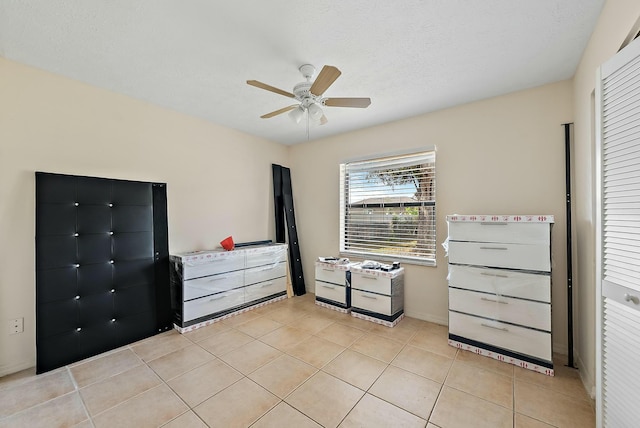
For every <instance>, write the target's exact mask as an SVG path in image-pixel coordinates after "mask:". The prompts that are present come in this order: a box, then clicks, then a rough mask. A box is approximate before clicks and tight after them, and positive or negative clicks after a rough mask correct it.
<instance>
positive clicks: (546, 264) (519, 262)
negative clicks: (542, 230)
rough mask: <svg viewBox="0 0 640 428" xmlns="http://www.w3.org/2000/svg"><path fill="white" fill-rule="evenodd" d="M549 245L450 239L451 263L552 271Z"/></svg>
mask: <svg viewBox="0 0 640 428" xmlns="http://www.w3.org/2000/svg"><path fill="white" fill-rule="evenodd" d="M550 251H551V250H550V248H549V246H548V245H526V244H495V243H486V242H458V241H449V263H457V264H466V265H476V266H488V267H502V268H510V269H526V270H535V271H541V272H549V271H551V254H550Z"/></svg>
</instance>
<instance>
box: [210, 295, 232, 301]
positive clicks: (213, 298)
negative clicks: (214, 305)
mask: <svg viewBox="0 0 640 428" xmlns="http://www.w3.org/2000/svg"><path fill="white" fill-rule="evenodd" d="M225 297H229V296H227V295H226V294H220V295H218V296H216V297H212V298H210V299H209V301H210V302H214V301H216V300H220V299H224V298H225Z"/></svg>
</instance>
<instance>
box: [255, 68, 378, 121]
mask: <svg viewBox="0 0 640 428" xmlns="http://www.w3.org/2000/svg"><path fill="white" fill-rule="evenodd" d="M299 70H300V73H302V76H304V78H305V79H306V81H305V82H302V83H298V84H297V85H295V86H294V87H293V93H291V92H287V91H283V90H282V89H278V88H274V87H273V86H270V85H267V84H266V83H262V82H259V81H257V80H247V84H249V85H251V86H255V87H256V88H260V89H265V90H267V91H271V92H275V93H276V94H280V95H284V96H285V97H289V98H294V99H295V100H297V101H298V104H293V105H290V106H288V107H283V108H281V109H279V110H276V111H272V112H271V113H267V114H264V115H262V116H260V117H261V118H263V119H269V118H271V117H274V116H277V115H279V114H282V113H286V112H290V113H289V117H291V119H293V120H294V121H295V122H296V123H300V120H302V117H303V116H304V113H305V112H306V113H307V119H312V120H314V121H316V122H319V123H320V124H321V125H324V124H325V123H327V117H326V116H325V115H324V111H323V110H322V107H324V106H326V107H355V108H367V107H369V104H371V99H370V98H325V97H323V94H324V92H325V91H326V90H327V89H328V88H329V86H331V85H332V84H333V82H335V81H336V79H337V78H338V77H340V74H342V73H341V72H340V70H338V69H337V68H336V67H334V66H332V65H325V66H324V67H322V70H321V71H320V74H318V77H317V78H316V80H315V81H314V82H311V78H312V77H313V75H314V74H315V72H316V68H315V67H314V66H313V65H311V64H304V65H302V66H301V67H300V68H299Z"/></svg>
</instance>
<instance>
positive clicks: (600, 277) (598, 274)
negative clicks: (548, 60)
mask: <svg viewBox="0 0 640 428" xmlns="http://www.w3.org/2000/svg"><path fill="white" fill-rule="evenodd" d="M637 59H640V39H636V40H635V41H632V42H631V43H629V44H628V45H627V46H626V47H625V48H624V49H622V50H621V51H619V52H618V53H617V54H616V55H615V56H613V57H612V58H611V59H609V60H608V61H607V62H605V63H604V64H603V65H602V66H601V67H600V68H598V69H597V71H596V85H595V110H596V111H595V136H596V146H595V157H594V164H595V165H594V167H595V168H594V174H595V179H596V183H595V186H596V188H595V189H594V190H595V192H594V193H595V200H594V202H595V208H596V209H595V246H596V263H595V282H596V284H595V286H596V287H595V288H596V296H595V297H596V301H595V304H596V308H595V309H596V320H595V321H596V349H595V351H596V379H595V380H596V391H595V392H596V427H597V428H602V427H605V425H604V423H605V420H604V416H605V415H604V411H605V403H604V400H605V398H606V397H604V395H603V386H604V385H603V381H604V378H603V376H604V366H603V364H604V358H603V351H604V349H603V329H604V318H603V317H604V315H605V314H604V297H605V294H607V290H605V288H610V285H606V286H605V284H604V283H605V278H604V274H605V269H604V263H605V257H604V251H605V246H604V244H605V243H604V233H605V230H604V224H603V222H604V207H605V205H604V193H605V192H604V184H605V183H604V175H603V174H604V172H605V167H604V149H605V147H604V144H605V141H604V114H605V112H604V108H605V105H604V99H603V97H604V88H603V79H606V78H607V77H608V76H610V75H611V74H613V73H614V72H616V71H617V70H619V69H620V68H622V67H624V66H625V65H627V64H629V63H631V62H632V61H634V60H637ZM638 159H640V155H638ZM639 169H640V167H639ZM638 193H639V194H640V190H639V191H638ZM639 283H640V281H639ZM608 284H614V285H615V283H613V282H611V281H608ZM639 285H640V284H639ZM638 294H640V291H639V292H638ZM614 301H616V302H617V300H614Z"/></svg>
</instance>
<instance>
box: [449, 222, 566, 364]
mask: <svg viewBox="0 0 640 428" xmlns="http://www.w3.org/2000/svg"><path fill="white" fill-rule="evenodd" d="M553 221H554V218H553V216H551V215H537V216H531V215H522V216H519V215H512V216H504V215H500V216H497V215H493V216H490V215H451V216H447V222H448V224H449V238H448V256H449V344H450V345H452V346H456V347H458V348H462V349H466V350H469V351H473V352H475V353H478V354H481V355H485V356H488V357H492V358H495V359H497V360H500V361H505V362H508V363H511V364H515V365H518V366H520V367H523V368H527V369H530V370H535V371H537V372H540V373H544V374H547V375H553V360H552V340H551V226H552V224H553Z"/></svg>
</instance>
